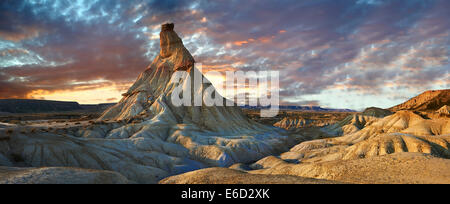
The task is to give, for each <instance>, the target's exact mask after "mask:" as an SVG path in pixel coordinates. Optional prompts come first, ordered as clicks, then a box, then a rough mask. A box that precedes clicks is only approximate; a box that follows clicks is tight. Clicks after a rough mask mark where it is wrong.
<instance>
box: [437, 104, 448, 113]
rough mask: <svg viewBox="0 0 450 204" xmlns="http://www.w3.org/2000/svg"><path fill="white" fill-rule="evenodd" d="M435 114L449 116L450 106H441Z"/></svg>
mask: <svg viewBox="0 0 450 204" xmlns="http://www.w3.org/2000/svg"><path fill="white" fill-rule="evenodd" d="M436 112H437V113H439V114H443V115H450V106H448V105H445V106H442V107H441V108H440V109H439V110H437V111H436Z"/></svg>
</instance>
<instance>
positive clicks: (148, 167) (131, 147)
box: [0, 24, 300, 183]
mask: <svg viewBox="0 0 450 204" xmlns="http://www.w3.org/2000/svg"><path fill="white" fill-rule="evenodd" d="M173 27H174V26H173V24H166V25H163V26H162V31H161V34H160V36H161V52H160V54H159V55H158V56H157V57H156V58H155V59H154V60H153V62H152V63H151V64H150V65H149V66H148V68H147V69H146V70H145V71H144V72H143V73H142V74H141V75H140V76H139V77H138V79H137V80H136V82H135V83H134V84H133V85H132V86H131V87H130V88H129V89H128V91H127V92H126V93H125V94H124V97H123V98H122V100H121V101H120V102H119V103H117V104H116V105H115V106H113V107H111V108H109V109H108V110H107V111H105V112H104V114H103V115H102V116H101V117H100V118H99V119H98V120H97V121H96V122H95V123H83V124H79V125H69V126H56V125H53V126H52V127H51V129H50V128H47V129H45V130H40V129H38V130H36V129H33V128H32V127H20V128H19V127H16V129H11V130H9V129H8V130H7V129H2V128H0V135H5V137H4V138H3V139H0V147H4V148H0V162H2V163H4V164H8V165H9V166H19V165H20V166H26V167H49V166H50V167H51V166H60V167H78V168H85V169H97V170H110V171H115V172H118V173H120V174H121V175H123V176H125V177H126V178H127V179H129V180H130V181H131V182H138V183H156V182H157V181H159V180H161V179H163V178H165V177H167V176H170V175H175V174H180V173H184V172H187V171H192V170H195V169H200V168H205V167H210V166H229V165H232V164H234V163H248V162H253V161H256V160H258V159H261V158H263V157H265V156H268V155H272V154H278V153H281V152H284V151H287V150H288V148H289V147H290V146H292V145H293V144H295V138H293V137H290V136H289V135H288V134H287V133H286V132H285V131H284V130H282V129H279V128H276V127H270V126H265V125H262V124H259V123H256V122H254V121H252V120H250V119H248V118H247V117H246V116H245V115H244V114H243V112H242V111H241V109H240V108H239V107H237V106H231V107H227V106H210V107H208V106H205V104H203V106H175V105H174V104H172V101H171V94H172V93H173V91H174V89H175V88H176V87H177V86H178V84H175V83H169V81H170V79H171V77H172V75H173V74H174V72H175V71H179V70H183V71H186V72H187V73H188V74H189V75H185V76H184V78H182V79H181V81H180V83H179V84H181V85H183V86H182V91H183V92H184V91H190V93H192V94H194V93H199V92H203V91H205V89H207V88H209V90H211V88H210V87H212V85H211V84H210V83H209V84H203V85H202V86H200V87H195V86H187V84H188V83H190V81H188V79H189V77H188V76H190V77H191V78H193V76H194V74H198V75H199V76H201V77H202V78H203V77H204V76H203V75H202V73H199V71H198V70H197V69H196V68H195V67H194V59H193V58H192V56H191V55H190V54H189V52H188V51H187V49H186V48H185V47H184V46H183V43H182V41H181V39H180V38H179V37H178V35H177V34H176V33H175V32H174V30H173ZM213 90H214V89H213ZM215 94H216V96H218V95H219V94H218V93H215ZM192 98H194V97H193V95H192ZM223 101H224V102H225V101H226V99H223ZM106 120H108V121H107V122H105V121H106ZM299 137H300V136H299Z"/></svg>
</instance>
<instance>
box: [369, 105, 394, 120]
mask: <svg viewBox="0 0 450 204" xmlns="http://www.w3.org/2000/svg"><path fill="white" fill-rule="evenodd" d="M362 115H367V116H373V117H377V118H384V117H386V116H388V115H392V111H390V110H387V109H382V108H377V107H370V108H366V109H365V110H364V111H363V112H362Z"/></svg>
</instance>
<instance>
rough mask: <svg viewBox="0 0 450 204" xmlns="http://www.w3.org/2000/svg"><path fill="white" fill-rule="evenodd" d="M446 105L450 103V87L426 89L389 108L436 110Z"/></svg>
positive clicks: (392, 109) (396, 109) (394, 109)
mask: <svg viewBox="0 0 450 204" xmlns="http://www.w3.org/2000/svg"><path fill="white" fill-rule="evenodd" d="M444 105H450V89H444V90H430V91H425V92H423V93H422V94H420V95H418V96H416V97H414V98H411V99H410V100H408V101H406V102H404V103H402V104H399V105H397V106H394V107H392V108H389V110H391V111H399V110H411V111H436V110H438V109H439V108H441V107H442V106H444Z"/></svg>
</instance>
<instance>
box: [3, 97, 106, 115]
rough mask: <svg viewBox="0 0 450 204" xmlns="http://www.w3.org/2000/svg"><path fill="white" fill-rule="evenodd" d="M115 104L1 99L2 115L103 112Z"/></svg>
mask: <svg viewBox="0 0 450 204" xmlns="http://www.w3.org/2000/svg"><path fill="white" fill-rule="evenodd" d="M112 105H114V103H102V104H86V105H84V104H79V103H78V102H74V101H51V100H36V99H0V113H4V114H7V113H49V112H65V111H82V110H93V111H97V110H98V111H102V110H105V109H106V108H108V107H110V106H112Z"/></svg>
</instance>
